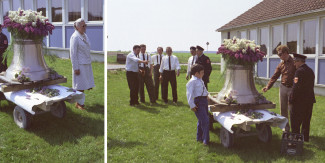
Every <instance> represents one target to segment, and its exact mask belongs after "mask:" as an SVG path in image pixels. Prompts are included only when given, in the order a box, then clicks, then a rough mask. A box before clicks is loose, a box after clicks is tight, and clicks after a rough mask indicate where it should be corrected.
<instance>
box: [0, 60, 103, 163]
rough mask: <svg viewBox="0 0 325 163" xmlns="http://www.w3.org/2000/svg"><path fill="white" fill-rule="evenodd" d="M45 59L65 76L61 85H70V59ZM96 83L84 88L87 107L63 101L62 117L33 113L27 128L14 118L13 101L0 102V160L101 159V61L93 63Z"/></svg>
mask: <svg viewBox="0 0 325 163" xmlns="http://www.w3.org/2000/svg"><path fill="white" fill-rule="evenodd" d="M45 60H46V62H47V63H48V65H49V66H50V67H55V70H56V71H57V72H58V73H59V74H61V75H64V76H66V77H67V78H68V81H67V83H63V84H61V85H64V86H67V87H71V82H72V77H71V75H72V68H71V62H70V60H64V59H57V60H56V62H55V63H51V62H49V58H48V57H47V56H45ZM92 68H93V73H94V79H95V84H96V87H95V88H93V89H92V90H91V91H85V94H86V102H85V105H86V108H87V110H85V111H81V110H78V109H76V108H75V106H74V104H70V103H67V102H66V105H67V114H66V117H65V118H63V119H59V118H56V117H54V116H52V115H51V113H45V114H41V115H36V116H33V119H32V124H31V127H30V129H28V130H23V129H20V128H18V127H17V125H16V124H15V122H14V121H13V116H12V112H13V109H14V107H15V105H14V104H13V103H10V102H8V101H1V103H0V105H1V107H0V124H1V125H0V162H104V130H103V129H104V64H102V63H93V64H92Z"/></svg>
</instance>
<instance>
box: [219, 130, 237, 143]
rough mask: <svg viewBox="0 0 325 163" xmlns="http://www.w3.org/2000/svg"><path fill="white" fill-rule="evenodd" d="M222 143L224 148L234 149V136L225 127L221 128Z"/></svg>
mask: <svg viewBox="0 0 325 163" xmlns="http://www.w3.org/2000/svg"><path fill="white" fill-rule="evenodd" d="M220 141H221V144H222V145H223V146H224V147H226V148H230V147H232V146H233V145H234V134H232V133H230V132H229V131H228V130H227V129H225V128H224V127H221V130H220Z"/></svg>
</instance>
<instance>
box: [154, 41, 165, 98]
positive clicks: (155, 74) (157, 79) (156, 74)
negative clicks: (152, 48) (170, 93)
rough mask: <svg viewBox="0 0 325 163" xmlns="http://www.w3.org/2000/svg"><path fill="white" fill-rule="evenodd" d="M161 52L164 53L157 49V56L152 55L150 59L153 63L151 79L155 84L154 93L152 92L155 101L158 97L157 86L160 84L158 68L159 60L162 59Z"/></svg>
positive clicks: (160, 48) (159, 48)
mask: <svg viewBox="0 0 325 163" xmlns="http://www.w3.org/2000/svg"><path fill="white" fill-rule="evenodd" d="M163 51H164V49H163V48H162V47H158V48H157V53H158V54H156V55H153V56H152V57H151V61H152V63H153V79H154V82H155V91H154V92H155V98H156V100H158V96H159V85H160V82H159V76H160V73H159V68H160V64H161V60H162V58H163V57H164V55H163ZM161 87H162V86H161ZM161 89H162V88H161Z"/></svg>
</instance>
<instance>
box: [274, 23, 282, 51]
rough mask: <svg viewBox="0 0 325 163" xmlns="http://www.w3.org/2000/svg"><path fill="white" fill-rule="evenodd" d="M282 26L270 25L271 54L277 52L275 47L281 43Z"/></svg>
mask: <svg viewBox="0 0 325 163" xmlns="http://www.w3.org/2000/svg"><path fill="white" fill-rule="evenodd" d="M281 37H282V26H281V25H278V26H273V27H272V54H277V51H276V48H277V47H278V46H280V45H281Z"/></svg>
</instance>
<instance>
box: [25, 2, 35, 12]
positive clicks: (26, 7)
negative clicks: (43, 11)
mask: <svg viewBox="0 0 325 163" xmlns="http://www.w3.org/2000/svg"><path fill="white" fill-rule="evenodd" d="M24 9H25V10H29V9H31V10H33V0H24Z"/></svg>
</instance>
